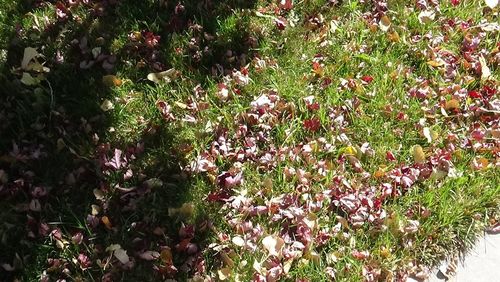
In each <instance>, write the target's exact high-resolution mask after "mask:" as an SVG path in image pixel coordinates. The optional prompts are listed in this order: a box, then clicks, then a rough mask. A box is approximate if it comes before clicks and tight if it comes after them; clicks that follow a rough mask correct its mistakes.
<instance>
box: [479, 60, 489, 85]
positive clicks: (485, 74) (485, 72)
mask: <svg viewBox="0 0 500 282" xmlns="http://www.w3.org/2000/svg"><path fill="white" fill-rule="evenodd" d="M479 63H480V64H481V80H483V81H484V80H488V78H490V76H491V71H490V68H488V65H486V60H485V59H484V57H483V56H481V57H479Z"/></svg>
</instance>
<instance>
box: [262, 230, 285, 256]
mask: <svg viewBox="0 0 500 282" xmlns="http://www.w3.org/2000/svg"><path fill="white" fill-rule="evenodd" d="M262 245H263V246H264V248H265V249H266V250H267V252H268V253H269V255H270V256H277V257H279V256H281V251H282V249H283V246H284V245H285V241H284V240H283V239H281V238H280V237H278V236H275V235H269V236H267V237H265V238H264V239H263V240H262Z"/></svg>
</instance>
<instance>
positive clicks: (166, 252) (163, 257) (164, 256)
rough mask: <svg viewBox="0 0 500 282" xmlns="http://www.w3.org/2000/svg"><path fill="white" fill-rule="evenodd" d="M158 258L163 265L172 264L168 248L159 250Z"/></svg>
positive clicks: (170, 252)
mask: <svg viewBox="0 0 500 282" xmlns="http://www.w3.org/2000/svg"><path fill="white" fill-rule="evenodd" d="M160 258H161V261H163V263H165V264H172V259H173V257H172V251H171V250H170V248H169V247H165V248H164V249H163V250H161V253H160Z"/></svg>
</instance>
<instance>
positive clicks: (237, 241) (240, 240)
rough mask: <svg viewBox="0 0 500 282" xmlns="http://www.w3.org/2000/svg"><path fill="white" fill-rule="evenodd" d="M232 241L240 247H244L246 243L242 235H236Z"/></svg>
mask: <svg viewBox="0 0 500 282" xmlns="http://www.w3.org/2000/svg"><path fill="white" fill-rule="evenodd" d="M231 241H232V242H233V244H235V245H236V246H238V247H243V246H244V245H245V240H243V238H241V237H240V236H234V237H233V239H231Z"/></svg>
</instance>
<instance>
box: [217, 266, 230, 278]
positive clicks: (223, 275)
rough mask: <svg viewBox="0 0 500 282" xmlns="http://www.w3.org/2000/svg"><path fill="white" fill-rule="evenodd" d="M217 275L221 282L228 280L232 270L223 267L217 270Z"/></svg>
mask: <svg viewBox="0 0 500 282" xmlns="http://www.w3.org/2000/svg"><path fill="white" fill-rule="evenodd" d="M217 274H218V276H219V280H222V281H224V280H227V279H228V278H229V277H230V276H231V269H230V268H229V267H223V268H221V269H219V270H217Z"/></svg>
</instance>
